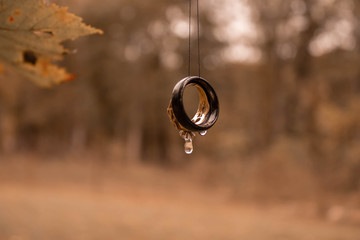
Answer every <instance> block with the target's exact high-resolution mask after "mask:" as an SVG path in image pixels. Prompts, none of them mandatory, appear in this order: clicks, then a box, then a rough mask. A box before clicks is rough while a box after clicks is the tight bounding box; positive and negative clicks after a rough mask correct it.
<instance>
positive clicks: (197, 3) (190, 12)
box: [188, 0, 201, 77]
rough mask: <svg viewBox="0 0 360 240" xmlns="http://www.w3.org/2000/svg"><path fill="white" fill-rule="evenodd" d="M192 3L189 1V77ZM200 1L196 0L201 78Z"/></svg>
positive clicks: (189, 66)
mask: <svg viewBox="0 0 360 240" xmlns="http://www.w3.org/2000/svg"><path fill="white" fill-rule="evenodd" d="M191 8H192V1H191V0H189V42H188V45H189V46H188V49H189V53H188V55H189V56H188V58H189V59H188V76H190V74H191V14H192V11H191ZM199 12H200V11H199V0H196V22H197V55H198V56H197V57H198V59H197V60H198V76H199V77H200V69H201V61H200V13H199Z"/></svg>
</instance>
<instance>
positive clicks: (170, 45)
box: [0, 0, 360, 240]
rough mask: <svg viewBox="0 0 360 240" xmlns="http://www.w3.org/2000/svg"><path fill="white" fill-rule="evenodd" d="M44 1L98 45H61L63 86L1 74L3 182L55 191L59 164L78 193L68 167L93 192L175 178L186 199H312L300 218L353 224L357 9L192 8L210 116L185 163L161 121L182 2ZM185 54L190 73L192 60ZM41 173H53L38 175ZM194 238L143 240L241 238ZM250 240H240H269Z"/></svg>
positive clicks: (262, 2)
mask: <svg viewBox="0 0 360 240" xmlns="http://www.w3.org/2000/svg"><path fill="white" fill-rule="evenodd" d="M53 2H55V3H57V4H59V5H63V6H69V11H70V12H73V13H75V14H77V15H79V16H81V17H83V18H84V21H85V22H86V23H88V24H91V25H93V26H95V27H97V28H100V29H102V30H103V31H104V34H103V35H96V36H90V37H84V38H81V39H79V40H76V41H74V42H68V43H65V44H66V46H67V47H68V48H70V49H74V52H76V53H75V54H69V55H68V56H66V57H65V61H63V62H62V63H60V64H63V65H64V66H65V67H66V68H67V69H68V70H69V71H70V72H73V73H75V74H76V76H77V79H76V80H75V81H73V82H70V83H65V84H61V85H59V86H57V87H55V88H53V89H43V88H39V87H37V86H35V85H34V84H33V83H31V82H29V81H26V80H24V79H22V78H20V77H19V76H18V75H16V74H14V73H12V72H11V71H10V69H5V71H4V73H3V74H1V75H0V132H1V134H0V166H2V167H1V169H2V170H1V171H2V172H1V174H2V182H3V183H5V182H11V181H15V180H11V179H17V180H19V179H23V180H24V179H25V180H26V181H30V180H31V179H33V178H37V179H41V180H42V181H43V182H47V181H49V180H48V179H49V178H50V179H51V178H57V180H59V179H62V178H63V177H62V174H63V173H64V171H65V170H64V168H65V167H63V168H62V167H59V165H57V164H60V163H59V162H66V163H67V164H70V165H71V164H74V167H73V168H71V169H76V171H75V170H71V171H70V170H69V171H68V170H66V171H65V172H66V173H67V175H66V174H65V175H64V176H65V177H64V179H62V181H70V182H78V181H80V182H81V180H79V179H81V176H83V175H81V174H80V176H78V177H76V176H77V175H78V172H77V170H79V171H80V172H81V171H85V170H86V169H90V170H89V171H90V175H91V177H90V180H91V181H90V182H91V183H92V184H93V185H94V186H95V188H96V189H97V190H99V189H101V191H105V190H104V189H105V188H104V186H105V185H106V181H105V180H104V179H108V178H109V176H110V178H111V176H112V177H114V178H116V176H118V175H122V176H128V174H129V173H125V172H126V171H125V172H124V169H128V170H129V168H131V167H129V166H137V168H138V169H139V171H140V172H142V171H145V170H140V169H142V168H144V167H146V166H147V167H149V168H151V169H153V170H151V171H154V172H153V174H150V175H151V176H153V177H150V176H149V175H147V174H145V175H141V174H139V173H137V174H135V173H134V174H135V177H134V178H136V176H137V178H141V179H142V180H134V179H133V178H131V179H132V180H131V181H132V182H136V183H138V185H136V187H135V188H137V187H139V186H141V185H142V184H145V185H146V184H150V183H148V182H149V181H150V180H149V179H153V178H154V176H163V177H159V178H160V180H159V179H158V180H154V181H155V182H156V183H157V184H160V185H161V186H162V184H164V183H163V182H167V181H169V182H171V181H170V180H169V178H171V177H170V175H172V176H174V175H176V176H177V177H175V178H176V179H180V180H179V181H180V182H184V184H185V183H186V184H187V185H186V184H185V185H184V189H188V187H190V186H193V185H196V184H199V185H201V186H202V187H204V188H205V189H210V192H208V193H206V194H205V195H204V196H205V197H204V198H206V199H209V198H212V197H214V195H216V194H220V193H219V192H218V191H220V192H221V193H222V190H224V189H225V190H226V194H225V195H226V199H227V200H228V199H231V200H235V202H236V201H241V200H244V199H250V200H251V201H256V200H259V201H265V200H266V201H268V200H269V199H270V200H274V199H275V200H276V201H281V202H282V203H283V202H289V201H293V200H296V201H303V202H310V203H311V204H313V205H311V206H312V207H313V208H311V209H313V210H311V211H310V212H312V213H313V212H314V214H313V215H311V216H316V217H318V216H320V217H325V218H327V219H330V220H331V221H332V220H334V221H341V220H343V219H348V222H346V223H349V222H350V225H351V226H355V225H356V226H358V224H360V213H359V209H360V68H359V63H360V1H357V0H289V1H287V0H251V1H250V0H222V1H220V0H207V1H200V15H201V16H200V20H201V32H200V41H201V63H202V76H203V77H204V78H205V79H207V80H208V81H209V82H210V83H211V84H212V85H213V87H214V88H215V90H216V92H217V94H218V97H219V100H220V117H219V120H218V122H217V123H216V124H215V126H214V127H213V128H212V129H210V131H209V132H208V134H207V135H206V136H205V137H200V136H199V137H196V138H195V140H194V144H195V146H194V147H195V149H194V152H193V154H191V155H186V154H185V153H184V152H183V140H182V139H181V138H180V137H179V135H178V133H177V132H176V130H175V129H174V128H173V126H172V125H171V123H170V121H169V119H168V116H167V113H166V108H167V106H168V103H169V100H170V97H171V91H172V88H173V86H174V85H175V84H176V82H177V81H179V80H180V79H182V78H183V77H185V76H186V74H187V50H188V49H187V41H188V38H187V37H188V32H187V31H188V25H187V24H188V15H187V11H188V2H187V1H179V0H167V1H160V0H152V1H140V0H132V1H129V0H119V1H113V0H102V1H101V2H99V1H94V0H77V1H70V0H56V1H53ZM194 6H195V5H194ZM193 22H195V19H194V21H193ZM193 30H194V31H193V36H194V37H193V40H194V41H193V46H196V39H195V33H196V32H195V27H193ZM193 49H194V50H195V49H196V48H193ZM192 57H193V60H194V61H193V63H195V61H196V54H195V51H194V54H193V55H192ZM193 66H194V67H193V74H196V72H197V68H196V64H194V65H193ZM194 102H197V100H196V98H194ZM196 104H197V103H196ZM196 104H195V105H196ZM73 156H75V157H73ZM28 159H32V160H33V162H35V163H36V164H35V165H34V164H28V163H25V162H28ZM74 159H76V160H74ZM70 161H71V162H74V161H76V162H80V163H79V165H76V164H75V163H69V162H70ZM16 162H21V164H22V165H21V166H26V167H24V168H22V167H19V165H16ZM54 162H55V163H56V164H55V163H54ZM89 162H91V164H93V165H91V166H92V167H91V166H90V167H89V165H88V164H89ZM24 164H25V165H24ZM49 164H50V165H51V164H55V165H51V166H54V169H53V168H52V167H48V168H46V167H45V168H44V167H43V166H49ZM75 165H76V167H75ZM61 166H63V165H61ZM71 166H73V165H71ZM69 168H70V167H69ZM31 169H32V170H31ZM39 169H40V170H39ZM41 169H43V170H41ZM56 169H57V170H59V169H60V170H61V169H62V170H63V171H62V172H61V174H59V176H58V177H56V176H57V175H56ZM66 169H68V168H66ZM84 169H85V170H84ZM131 169H132V168H131ZM156 169H157V170H156ZM60 170H59V171H60ZM39 171H42V173H43V174H45V176H44V177H43V178H42V177H39V176H40V175H41V174H40V173H39ZM129 171H130V170H129ZM158 171H160V172H161V173H159V172H158ZM29 172H32V173H33V174H30V173H29ZM130 172H131V171H130ZM135 172H136V171H135ZM169 173H172V174H170V175H168V174H169ZM16 174H18V175H16ZM69 174H70V175H71V176H72V177H73V178H70V177H69V176H68V175H69ZM164 174H165V175H164ZM130 175H131V174H130ZM14 176H16V177H14ZM66 176H67V177H69V179H75V180H66V178H67V177H66ZM131 176H132V175H131ZM129 178H130V177H129ZM76 179H77V180H76ZM111 179H112V178H111ZM126 179H127V180H126V181H125V183H124V184H128V183H129V181H130V180H129V179H128V178H126ZM156 179H157V178H156ZM181 179H182V180H181ZM59 181H60V180H59ZM109 181H110V180H109ZM131 181H130V182H131ZM157 181H158V182H157ZM174 181H175V180H174ZM15 182H16V181H15ZM30 182H31V181H30ZM150 182H151V181H150ZM160 182H162V184H161V183H160ZM155 185H156V184H155ZM99 186H101V187H99ZM106 186H107V185H106ZM146 186H147V185H146ZM156 186H158V185H156ZM169 186H171V187H174V186H176V188H178V187H179V186H178V185H171V184H170V185H169ZM169 186H167V187H169ZM154 188H156V187H154ZM169 188H170V187H169ZM166 189H167V190H164V191H165V192H166V191H168V188H166ZM179 189H182V188H180V187H179ZM215 189H217V190H215ZM225 190H224V191H225ZM9 191H10V190H9ZM184 191H185V190H184ZM195 192H197V191H195ZM170 194H172V191H170ZM25 195H26V194H25ZM25 195H24V196H25ZM220 195H221V194H220ZM6 199H8V201H9V202H11V201H10V200H9V199H10V198H6ZM6 199H5V200H4V199H3V200H2V201H3V202H2V203H3V204H4V202H6V201H7V200H6ZM0 203H1V197H0ZM3 206H6V205H3ZM0 208H1V205H0ZM4 209H5V207H4ZM4 209H3V210H4ZM356 209H357V210H356ZM109 211H110V210H109ZM259 214H260V213H259ZM260 215H261V214H260ZM214 216H215V215H214ZM214 216H213V217H214ZM214 218H216V217H214ZM0 220H1V217H0ZM13 221H14V222H13V223H14V225H15V223H17V222H16V220H13ZM79 221H80V220H79ZM99 221H100V220H99ZM344 221H345V220H344ZM254 222H257V221H255V220H254ZM214 224H215V223H214ZM264 224H265V223H264ZM310 225H311V224H310ZM1 226H2V225H1V221H0V236H1ZM269 228H271V226H270V227H269ZM330 228H331V229H332V230H333V231H337V230H336V228H333V227H330ZM256 229H258V228H256ZM279 229H282V230H284V229H283V228H279ZM9 231H10V230H9ZM279 231H280V232H281V230H279ZM309 231H310V232H312V233H315V230H314V229H312V230H309ZM329 231H330V230H329ZM351 231H357V230H355V228H354V229H353V230H351ZM351 231H350V230H346V229H342V230H341V231H340V230H339V231H337V232H336V233H335V232H331V231H330V232H328V235H326V234H325V235H321V234H320V235H316V234H315V235H314V236H317V237H315V238H311V237H309V236H307V235H296V234H297V232H296V231H295V230H294V232H293V233H294V234H295V235H296V236H298V237H297V238H296V237H291V236H292V235H284V236H283V237H284V238H281V237H279V236H280V235H274V236H275V237H274V239H359V238H360V232H359V231H357V232H351ZM10 232H11V231H10ZM159 232H161V230H159ZM219 232H221V230H219ZM255 232H256V230H254V233H255ZM270 232H271V231H270ZM324 232H327V230H326V231H325V230H324ZM228 233H229V231H228ZM99 234H100V233H99ZM192 234H193V235H190V236H192V237H190V238H187V237H183V238H181V237H179V238H175V237H172V238H171V237H170V238H166V237H164V238H161V237H159V236H160V235H159V236H158V238H154V239H185V238H186V239H239V238H238V237H234V238H230V237H226V236H225V235H221V234H220V235H216V234H215V235H216V236H220V237H219V238H211V237H209V236H207V237H204V238H201V237H199V236H203V235H201V234H200V235H196V234H195V233H192ZM336 234H338V235H336ZM341 234H343V235H341ZM346 234H348V235H346ZM3 235H4V236H8V235H6V234H4V233H3ZM9 236H10V235H9ZM99 236H102V235H99ZM111 236H112V235H111ZM161 236H162V235H161ZM194 236H195V237H194ZM196 236H197V237H196ZM221 236H222V237H221ZM224 236H225V237H224ZM237 236H240V235H237ZM243 236H245V235H243ZM252 236H253V237H252V238H246V237H245V238H243V239H272V238H271V236H272V235H271V234H269V232H267V238H262V237H258V238H256V236H258V235H256V236H255V235H252ZM259 236H260V235H259ZM281 236H282V235H281ZM289 236H290V237H289ZM332 237H334V238H332ZM336 237H338V238H336ZM9 239H10V238H9ZM11 239H13V240H14V239H22V238H11ZM29 239H49V238H46V237H44V238H41V237H39V236H38V237H37V238H29ZM52 239H72V238H71V237H70V235H69V236H66V237H64V236H62V238H60V237H59V236H53V237H52ZM74 239H75V238H74ZM77 239H82V238H77ZM83 239H92V238H89V237H88V238H86V237H84V238H83ZM94 239H96V238H94ZM103 239H104V238H103ZM107 239H112V238H111V237H110V235H109V236H107ZM114 239H119V238H115V237H114ZM130 239H141V237H140V238H135V237H134V238H130Z"/></svg>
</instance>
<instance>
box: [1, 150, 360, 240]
mask: <svg viewBox="0 0 360 240" xmlns="http://www.w3.org/2000/svg"><path fill="white" fill-rule="evenodd" d="M26 158H27V160H25V158H24V157H19V156H18V157H17V159H11V160H13V161H15V160H17V163H16V164H14V163H2V164H1V165H0V172H1V184H0V191H1V195H0V212H1V214H0V238H1V239H11V240H13V239H17V240H20V239H24V240H30V239H36V240H42V239H62V240H67V239H249V240H250V239H277V240H278V239H304V240H307V239H326V240H332V239H334V240H335V239H347V240H352V239H354V240H356V239H358V238H359V236H360V228H359V224H360V211H359V209H355V208H353V206H351V205H349V202H343V201H340V202H338V203H339V204H340V205H336V204H335V203H334V205H331V206H329V208H328V209H326V210H325V215H324V216H320V215H319V214H318V209H317V206H316V202H313V201H309V200H308V201H293V202H289V201H275V202H269V201H239V200H236V201H235V200H234V199H233V198H232V197H231V191H229V189H227V188H226V186H224V185H222V184H220V183H219V184H218V185H217V186H216V187H214V186H212V187H209V186H206V184H205V182H204V180H203V179H202V177H201V176H200V177H199V176H194V172H193V170H191V169H187V170H186V171H181V172H179V171H177V170H172V171H168V170H161V169H157V168H153V167H149V166H148V167H141V166H137V167H136V166H132V167H129V166H128V167H124V166H119V165H117V164H115V165H114V164H111V165H112V166H111V167H107V168H104V167H103V166H102V165H99V164H98V163H97V162H96V161H95V162H91V163H89V161H88V162H79V160H78V159H75V158H66V159H61V160H62V161H59V159H57V160H54V161H53V162H48V163H44V164H42V165H41V166H39V165H34V164H33V163H29V160H28V159H29V157H26ZM33 160H36V159H33ZM87 160H92V159H91V157H88V159H87ZM99 172H101V175H99V174H98V173H99ZM344 204H345V205H344Z"/></svg>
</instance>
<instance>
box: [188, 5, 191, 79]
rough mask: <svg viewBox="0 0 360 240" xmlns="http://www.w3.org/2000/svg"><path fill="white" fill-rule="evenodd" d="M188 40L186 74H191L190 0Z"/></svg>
mask: <svg viewBox="0 0 360 240" xmlns="http://www.w3.org/2000/svg"><path fill="white" fill-rule="evenodd" d="M188 40H189V46H188V49H189V53H188V54H189V56H188V57H189V59H188V76H190V74H191V0H189V37H188Z"/></svg>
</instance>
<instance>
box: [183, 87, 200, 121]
mask: <svg viewBox="0 0 360 240" xmlns="http://www.w3.org/2000/svg"><path fill="white" fill-rule="evenodd" d="M183 105H184V108H185V112H186V114H187V115H188V116H189V117H190V118H192V117H193V116H195V114H196V112H197V110H198V106H199V93H198V91H197V89H196V87H195V86H194V85H187V86H186V87H185V89H184V93H183Z"/></svg>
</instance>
